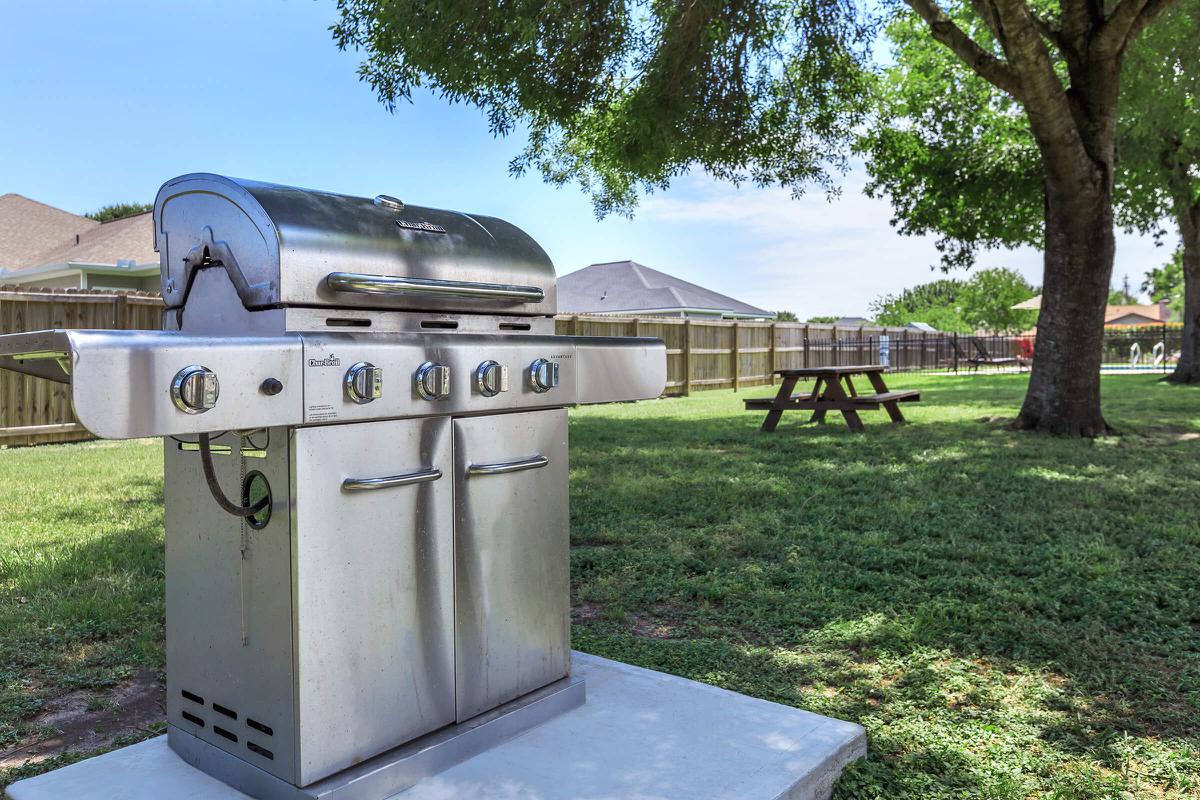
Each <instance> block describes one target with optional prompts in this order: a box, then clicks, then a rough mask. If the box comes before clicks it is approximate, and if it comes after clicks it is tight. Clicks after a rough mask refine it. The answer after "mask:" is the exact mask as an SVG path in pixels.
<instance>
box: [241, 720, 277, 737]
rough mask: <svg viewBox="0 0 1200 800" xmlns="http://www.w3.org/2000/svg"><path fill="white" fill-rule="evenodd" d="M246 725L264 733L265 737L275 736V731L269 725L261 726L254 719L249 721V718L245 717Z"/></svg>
mask: <svg viewBox="0 0 1200 800" xmlns="http://www.w3.org/2000/svg"><path fill="white" fill-rule="evenodd" d="M246 724H247V725H248V726H249V727H251V728H254V730H256V731H259V732H260V733H265V734H266V735H267V736H274V735H275V730H274V729H273V728H272V727H271V726H270V725H263V724H262V723H261V722H259V721H258V720H256V719H251V718H250V717H246Z"/></svg>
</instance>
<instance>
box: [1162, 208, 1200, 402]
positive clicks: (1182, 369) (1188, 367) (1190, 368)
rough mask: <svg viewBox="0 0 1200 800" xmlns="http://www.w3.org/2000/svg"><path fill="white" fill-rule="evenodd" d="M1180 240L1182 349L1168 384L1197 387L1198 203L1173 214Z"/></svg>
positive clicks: (1199, 324) (1199, 373) (1199, 339)
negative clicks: (1181, 250) (1192, 384)
mask: <svg viewBox="0 0 1200 800" xmlns="http://www.w3.org/2000/svg"><path fill="white" fill-rule="evenodd" d="M1177 216H1178V217H1179V236H1180V238H1181V239H1182V240H1183V347H1182V348H1181V350H1180V354H1179V363H1178V364H1177V365H1176V366H1175V371H1174V372H1172V373H1171V374H1170V375H1168V376H1167V380H1168V381H1170V382H1171V383H1200V203H1198V204H1195V205H1192V206H1191V207H1190V208H1186V209H1183V210H1181V211H1180V213H1179V214H1177Z"/></svg>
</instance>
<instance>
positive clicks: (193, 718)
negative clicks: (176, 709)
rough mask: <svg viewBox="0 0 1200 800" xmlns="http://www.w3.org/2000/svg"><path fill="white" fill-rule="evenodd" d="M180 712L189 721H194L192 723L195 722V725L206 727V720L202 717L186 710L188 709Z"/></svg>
mask: <svg viewBox="0 0 1200 800" xmlns="http://www.w3.org/2000/svg"><path fill="white" fill-rule="evenodd" d="M180 713H181V715H182V716H183V718H184V719H186V720H187V721H188V722H190V723H192V724H193V725H195V726H196V727H198V728H203V727H204V720H202V719H200V718H199V717H197V716H196V715H195V714H189V713H188V712H186V711H183V712H180Z"/></svg>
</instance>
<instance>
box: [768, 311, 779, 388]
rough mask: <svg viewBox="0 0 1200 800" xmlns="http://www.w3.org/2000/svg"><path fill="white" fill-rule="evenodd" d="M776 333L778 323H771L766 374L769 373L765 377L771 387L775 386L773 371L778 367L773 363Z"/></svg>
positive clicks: (777, 331) (776, 345) (775, 354)
mask: <svg viewBox="0 0 1200 800" xmlns="http://www.w3.org/2000/svg"><path fill="white" fill-rule="evenodd" d="M778 333H779V323H777V322H772V323H771V346H770V349H769V350H768V351H767V372H769V373H771V374H770V375H768V376H767V377H768V378H769V379H770V381H771V385H772V386H774V385H775V370H777V369H779V367H778V366H777V365H776V361H775V357H776V356H777V355H778V354H777V353H776V352H775V348H776V347H778V344H777V342H776V341H775V337H776V335H777V334H778Z"/></svg>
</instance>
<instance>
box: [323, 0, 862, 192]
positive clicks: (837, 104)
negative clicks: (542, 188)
mask: <svg viewBox="0 0 1200 800" xmlns="http://www.w3.org/2000/svg"><path fill="white" fill-rule="evenodd" d="M338 9H339V11H340V20H339V22H338V23H337V24H336V25H335V26H333V35H334V39H335V41H336V43H337V44H338V46H339V47H341V48H343V49H344V48H361V49H362V50H363V51H364V52H365V60H364V61H363V62H362V64H361V66H360V69H359V74H360V76H361V77H362V79H363V80H365V81H367V82H368V83H370V85H371V86H372V87H374V89H375V90H376V92H377V93H378V95H379V98H380V100H381V101H382V102H384V103H385V104H387V105H388V106H389V107H394V106H395V104H396V103H398V102H400V101H402V100H406V99H409V98H410V97H411V94H412V91H413V89H415V88H417V87H421V86H426V87H429V88H431V89H432V90H434V91H436V92H439V93H440V94H441V95H442V96H443V97H445V98H447V99H449V100H451V101H463V102H468V103H471V104H473V105H475V106H478V107H480V108H481V109H483V110H484V112H485V113H486V114H487V116H488V120H489V123H490V125H491V129H492V131H493V132H494V133H497V134H508V133H512V132H514V131H517V130H519V129H524V130H526V131H527V132H528V141H527V145H526V147H525V149H524V151H523V152H522V153H521V154H520V155H518V156H517V157H516V158H514V159H513V161H512V163H511V165H510V166H511V170H512V171H513V172H514V173H523V172H525V171H526V170H533V171H536V172H539V173H540V174H541V176H542V177H543V178H544V179H545V180H547V181H549V182H551V183H554V184H560V185H561V184H565V183H568V182H571V181H576V182H578V183H579V184H580V185H581V186H582V187H583V189H584V190H585V191H587V192H588V193H589V194H590V195H591V196H592V199H593V203H594V206H595V209H596V212H597V214H599V215H603V214H607V213H610V212H621V213H629V212H630V211H631V210H632V208H633V207H634V206H635V204H636V201H637V196H638V193H639V192H640V191H653V190H654V189H659V188H663V187H666V186H667V185H668V184H669V183H670V181H671V180H672V179H673V178H675V177H677V176H679V175H680V174H682V173H684V172H686V171H687V170H688V169H690V168H692V167H693V166H695V167H700V168H702V169H704V170H706V171H707V172H709V173H710V174H712V175H714V176H716V177H717V178H721V179H726V180H730V181H734V182H740V181H753V182H754V183H757V184H762V185H767V184H778V185H782V186H785V187H788V188H790V189H791V190H792V191H793V192H794V193H798V192H800V191H802V190H803V188H804V187H805V185H807V184H810V183H812V184H817V185H819V186H822V187H824V188H826V189H828V190H833V189H834V188H835V176H836V175H837V174H838V173H839V172H841V171H844V170H845V168H846V165H847V148H846V146H845V144H846V142H848V141H849V140H850V138H851V136H852V133H853V130H854V128H855V126H856V125H858V124H859V123H860V122H861V121H862V120H863V117H864V113H865V111H866V108H867V106H866V100H867V92H866V88H867V79H866V76H867V71H866V66H867V64H868V62H869V58H870V56H869V49H868V48H869V45H870V40H871V33H872V29H871V25H870V20H869V19H868V18H867V17H866V15H865V14H864V13H862V12H861V11H860V10H859V9H858V8H857V7H856V5H855V4H854V2H853V0H792V1H791V2H755V0H738V1H736V2H723V1H719V0H702V1H700V2H689V3H652V4H640V3H627V2H601V1H600V0H590V1H589V2H585V3H583V4H582V6H580V5H577V4H567V3H541V2H531V0H516V2H513V3H506V4H503V5H497V6H493V7H489V8H483V7H480V6H479V5H478V4H476V3H466V2H438V3H427V2H419V1H418V0H339V1H338Z"/></svg>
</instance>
